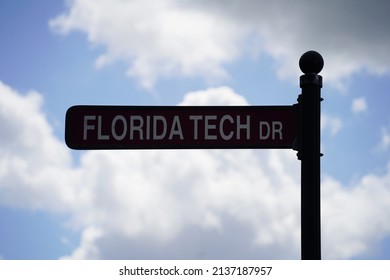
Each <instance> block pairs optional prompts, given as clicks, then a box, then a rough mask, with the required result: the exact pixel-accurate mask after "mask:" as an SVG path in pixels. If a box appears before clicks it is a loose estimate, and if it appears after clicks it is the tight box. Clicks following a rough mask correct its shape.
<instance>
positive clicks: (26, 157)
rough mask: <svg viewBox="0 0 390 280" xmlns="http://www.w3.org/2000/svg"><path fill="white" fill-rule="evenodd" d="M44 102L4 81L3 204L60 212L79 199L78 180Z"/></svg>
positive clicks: (0, 122)
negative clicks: (77, 192) (44, 111)
mask: <svg viewBox="0 0 390 280" xmlns="http://www.w3.org/2000/svg"><path fill="white" fill-rule="evenodd" d="M42 101H43V99H42V96H41V95H40V94H39V93H37V92H29V93H27V95H25V96H21V95H19V94H18V93H16V92H15V91H14V90H12V89H11V88H10V87H8V86H7V85H5V84H3V83H1V82H0V126H1V137H0V154H1V157H0V203H1V204H3V205H10V206H17V207H22V208H29V209H50V210H55V211H60V210H64V209H65V208H66V209H68V206H69V203H72V202H73V200H74V199H75V193H74V192H73V191H74V189H73V187H72V186H73V185H75V184H76V182H77V180H76V178H75V175H76V174H75V172H74V171H73V170H71V169H70V168H71V156H70V153H69V151H68V150H67V149H66V148H65V147H64V145H63V144H62V143H61V142H60V140H58V139H57V138H56V137H55V136H54V135H53V132H52V128H51V126H50V124H49V123H48V122H47V120H46V117H45V115H44V114H43V113H42V111H41V105H42Z"/></svg>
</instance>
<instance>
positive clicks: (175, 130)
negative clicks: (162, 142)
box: [169, 116, 184, 140]
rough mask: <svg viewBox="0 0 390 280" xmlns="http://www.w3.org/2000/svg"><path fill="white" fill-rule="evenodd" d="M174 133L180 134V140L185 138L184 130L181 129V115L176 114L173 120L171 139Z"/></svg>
mask: <svg viewBox="0 0 390 280" xmlns="http://www.w3.org/2000/svg"><path fill="white" fill-rule="evenodd" d="M174 135H179V137H180V140H183V138H184V137H183V131H182V130H181V124H180V118H179V116H174V117H173V121H172V128H171V133H170V134H169V140H172V138H173V136H174Z"/></svg>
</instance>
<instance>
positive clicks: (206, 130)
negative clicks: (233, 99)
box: [204, 115, 217, 140]
mask: <svg viewBox="0 0 390 280" xmlns="http://www.w3.org/2000/svg"><path fill="white" fill-rule="evenodd" d="M204 119H205V125H204V139H206V140H216V139H217V135H210V134H209V131H210V130H213V129H216V128H217V126H216V125H215V124H210V123H209V121H211V120H216V119H217V116H214V115H206V116H205V118H204Z"/></svg>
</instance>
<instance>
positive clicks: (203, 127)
mask: <svg viewBox="0 0 390 280" xmlns="http://www.w3.org/2000/svg"><path fill="white" fill-rule="evenodd" d="M295 137H296V116H295V110H294V108H293V106H81V105H80V106H73V107H71V108H69V109H68V111H67V113H66V123H65V142H66V144H67V145H68V147H70V148H72V149H77V150H81V149H83V150H88V149H270V148H277V149H290V148H292V146H293V142H294V139H295Z"/></svg>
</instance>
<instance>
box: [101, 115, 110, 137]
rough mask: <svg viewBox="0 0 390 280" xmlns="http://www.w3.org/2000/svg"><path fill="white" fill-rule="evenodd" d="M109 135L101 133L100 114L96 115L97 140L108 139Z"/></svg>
mask: <svg viewBox="0 0 390 280" xmlns="http://www.w3.org/2000/svg"><path fill="white" fill-rule="evenodd" d="M109 139H110V136H109V135H103V134H102V116H98V140H109Z"/></svg>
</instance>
